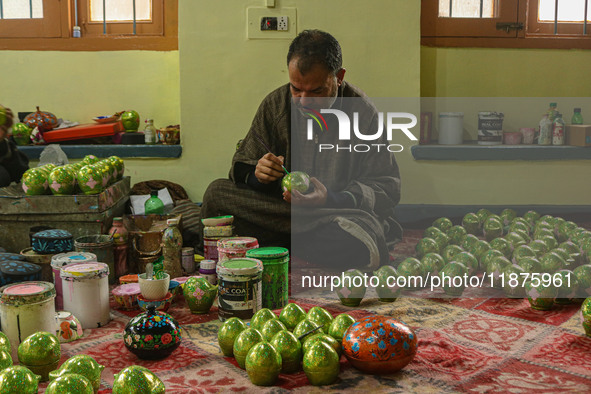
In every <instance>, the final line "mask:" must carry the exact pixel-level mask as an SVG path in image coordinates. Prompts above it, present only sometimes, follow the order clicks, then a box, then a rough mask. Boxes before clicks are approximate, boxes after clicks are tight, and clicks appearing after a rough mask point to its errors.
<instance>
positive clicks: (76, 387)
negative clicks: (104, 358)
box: [45, 373, 94, 394]
mask: <svg viewBox="0 0 591 394" xmlns="http://www.w3.org/2000/svg"><path fill="white" fill-rule="evenodd" d="M63 393H76V394H93V393H94V389H93V388H92V384H91V383H90V381H89V380H88V379H86V378H85V377H84V376H82V375H78V374H75V373H68V374H65V375H62V376H60V377H58V378H56V379H55V380H52V381H51V382H50V383H49V384H48V385H47V388H46V389H45V394H63Z"/></svg>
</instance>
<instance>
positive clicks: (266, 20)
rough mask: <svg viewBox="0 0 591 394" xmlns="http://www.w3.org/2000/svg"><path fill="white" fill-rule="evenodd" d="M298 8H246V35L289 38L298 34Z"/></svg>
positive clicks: (254, 37) (249, 36)
mask: <svg viewBox="0 0 591 394" xmlns="http://www.w3.org/2000/svg"><path fill="white" fill-rule="evenodd" d="M296 21H297V10H296V8H290V7H281V8H267V7H248V8H247V9H246V37H247V38H248V39H250V40H252V39H268V40H274V39H284V40H285V39H287V40H292V39H294V38H295V37H296V35H297V26H296Z"/></svg>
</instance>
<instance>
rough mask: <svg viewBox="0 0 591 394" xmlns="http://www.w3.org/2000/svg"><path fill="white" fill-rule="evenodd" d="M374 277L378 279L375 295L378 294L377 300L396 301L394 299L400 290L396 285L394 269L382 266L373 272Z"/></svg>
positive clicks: (396, 275) (396, 273) (396, 274)
mask: <svg viewBox="0 0 591 394" xmlns="http://www.w3.org/2000/svg"><path fill="white" fill-rule="evenodd" d="M374 275H375V276H376V277H377V278H378V287H376V293H378V297H379V300H380V301H382V302H394V301H396V298H398V296H399V295H400V291H401V289H400V287H398V285H397V284H396V278H397V277H398V272H396V270H395V269H394V267H392V266H390V265H383V266H381V267H380V268H379V269H378V270H377V271H375V272H374ZM389 285H391V286H389Z"/></svg>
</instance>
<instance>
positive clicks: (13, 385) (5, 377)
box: [0, 365, 41, 394]
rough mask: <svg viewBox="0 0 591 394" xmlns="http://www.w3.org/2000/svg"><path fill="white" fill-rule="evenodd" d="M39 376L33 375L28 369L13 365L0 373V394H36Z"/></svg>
mask: <svg viewBox="0 0 591 394" xmlns="http://www.w3.org/2000/svg"><path fill="white" fill-rule="evenodd" d="M40 380H41V376H39V375H35V374H34V373H33V372H31V371H30V370H29V369H28V368H26V367H23V366H21V365H13V366H12V367H8V368H6V369H3V370H2V371H0V393H2V394H37V390H38V386H39V381H40Z"/></svg>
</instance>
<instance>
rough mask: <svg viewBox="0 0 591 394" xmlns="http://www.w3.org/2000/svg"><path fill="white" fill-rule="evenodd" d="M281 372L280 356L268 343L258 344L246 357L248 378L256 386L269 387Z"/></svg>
mask: <svg viewBox="0 0 591 394" xmlns="http://www.w3.org/2000/svg"><path fill="white" fill-rule="evenodd" d="M280 371H281V355H280V354H279V352H278V351H277V350H276V349H275V348H274V347H273V346H272V345H271V344H270V343H269V342H260V343H257V344H256V345H254V346H253V347H252V349H250V351H249V352H248V355H247V356H246V372H247V373H248V378H249V379H250V381H251V382H252V384H255V385H257V386H271V385H272V384H273V383H275V381H276V380H277V377H278V376H279V372H280Z"/></svg>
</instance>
